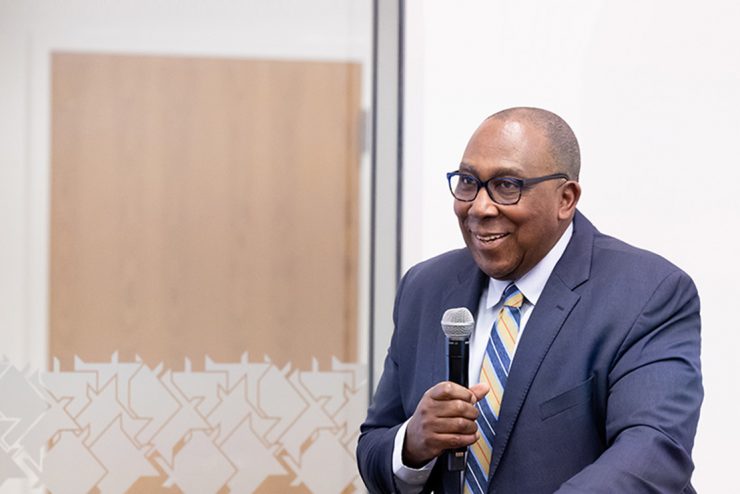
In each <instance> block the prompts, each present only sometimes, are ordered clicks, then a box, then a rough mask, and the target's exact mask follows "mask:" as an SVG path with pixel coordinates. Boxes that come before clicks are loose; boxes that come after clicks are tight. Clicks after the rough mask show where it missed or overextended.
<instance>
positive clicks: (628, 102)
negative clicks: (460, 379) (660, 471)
mask: <svg viewBox="0 0 740 494" xmlns="http://www.w3.org/2000/svg"><path fill="white" fill-rule="evenodd" d="M407 22H408V25H407V29H406V36H407V37H406V44H407V49H406V81H407V85H406V113H405V134H406V140H405V148H404V151H405V157H404V158H405V163H404V166H405V173H404V184H405V186H404V238H403V241H404V252H403V265H404V267H405V268H407V267H409V266H410V265H412V264H414V263H415V262H417V261H419V260H421V259H424V258H427V257H429V256H432V255H434V254H437V253H440V252H443V251H445V250H448V249H450V248H453V247H458V246H462V245H463V244H462V240H461V238H460V234H459V232H458V229H457V224H456V221H455V218H454V215H453V213H452V200H451V197H450V194H449V191H448V190H447V188H446V183H445V178H444V172H446V171H449V170H452V169H455V168H456V166H457V164H458V163H459V160H460V156H461V154H462V151H463V148H464V146H465V144H466V142H467V139H468V137H469V136H470V134H471V133H472V131H473V130H474V129H475V127H477V125H478V124H479V123H480V121H481V120H482V119H483V118H484V117H486V116H487V115H489V114H491V113H493V112H495V111H497V110H500V109H503V108H507V107H511V106H517V105H526V106H540V107H544V108H547V109H550V110H552V111H555V112H556V113H558V114H560V115H561V116H562V117H564V118H565V119H566V120H567V121H568V122H569V123H570V124H571V125H572V127H573V129H574V130H575V132H576V135H577V136H578V138H579V140H580V143H581V149H582V155H583V167H582V176H581V183H582V185H583V197H582V200H581V204H580V209H581V210H582V211H583V212H584V213H585V214H586V215H587V216H588V217H589V218H590V219H591V220H592V221H593V222H594V223H595V225H596V226H597V227H598V228H599V229H600V230H601V231H603V232H605V233H609V234H612V235H615V236H617V237H620V238H622V239H623V240H626V241H628V242H630V243H632V244H635V245H638V246H641V247H644V248H648V249H650V250H654V251H656V252H658V253H660V254H662V255H663V256H665V257H667V258H668V259H669V260H671V261H673V262H674V263H676V264H678V265H679V266H680V267H682V268H683V269H684V270H686V271H687V272H688V273H689V274H690V275H692V277H693V278H694V280H695V282H696V284H697V286H698V288H699V293H700V295H701V298H702V318H703V348H702V360H703V369H704V384H705V392H706V398H705V403H704V406H703V409H702V416H701V421H700V426H699V433H698V436H697V441H696V447H695V450H694V459H695V462H696V471H695V474H694V484H695V487H696V488H697V490H699V492H728V488H730V487H734V486H735V485H736V483H737V482H736V481H735V479H734V475H733V472H735V471H736V470H737V466H736V460H737V455H736V454H734V451H735V447H736V445H737V444H738V443H740V434H739V433H738V429H737V427H735V425H734V424H735V423H736V420H737V417H739V416H740V398H739V397H738V395H739V393H738V391H740V384H738V383H739V382H740V371H739V370H738V366H737V365H735V361H736V358H733V356H734V352H735V351H736V349H738V348H740V331H738V325H737V324H736V323H734V322H733V317H732V314H731V313H732V309H733V308H734V304H735V303H736V302H737V300H740V289H738V284H737V280H738V279H740V262H738V258H737V252H738V243H739V241H740V199H738V193H737V190H738V187H740V158H739V157H738V151H737V144H736V143H737V140H738V138H740V119H739V118H738V115H740V56H738V47H739V46H740V30H738V29H737V26H738V25H739V24H740V4H738V3H737V2H734V1H732V0H707V1H705V2H701V3H698V2H675V1H671V0H642V1H627V2H607V1H605V0H600V1H596V0H565V1H558V2H541V1H534V0H518V1H501V0H497V1H492V0H463V1H460V2H454V3H452V2H446V1H443V0H408V2H407Z"/></svg>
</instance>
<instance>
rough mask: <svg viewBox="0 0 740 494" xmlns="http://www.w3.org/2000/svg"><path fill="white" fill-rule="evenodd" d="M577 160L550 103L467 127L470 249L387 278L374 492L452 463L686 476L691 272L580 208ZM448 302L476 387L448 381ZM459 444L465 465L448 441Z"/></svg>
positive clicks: (539, 477)
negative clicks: (395, 284) (467, 329)
mask: <svg viewBox="0 0 740 494" xmlns="http://www.w3.org/2000/svg"><path fill="white" fill-rule="evenodd" d="M579 170H580V152H579V149H578V143H577V140H576V138H575V136H574V135H573V132H572V131H571V129H570V128H569V127H568V125H567V124H566V123H565V122H564V121H563V120H562V119H561V118H560V117H558V116H557V115H555V114H553V113H550V112H548V111H545V110H541V109H535V108H513V109H509V110H505V111H502V112H500V113H497V114H495V115H492V116H491V117H489V118H488V119H486V120H485V121H484V122H483V123H482V124H481V126H480V127H479V128H478V129H477V130H476V131H475V133H474V134H473V136H472V138H471V139H470V142H469V143H468V145H467V148H466V149H465V152H464V155H463V158H462V162H461V164H460V167H459V170H458V171H456V172H452V173H450V174H448V180H449V181H450V190H451V191H452V193H453V196H455V202H454V210H455V214H456V215H457V217H458V220H459V224H460V230H461V231H462V235H463V238H464V239H465V244H466V245H467V248H466V249H461V250H457V251H453V252H448V253H446V254H443V255H441V256H438V257H436V258H433V259H430V260H428V261H426V262H423V263H421V264H419V265H417V266H415V267H413V268H412V269H411V270H409V272H408V273H407V274H406V275H405V276H404V278H403V280H402V281H401V283H400V285H399V288H398V293H397V297H396V305H395V308H394V322H395V331H394V333H393V337H392V340H391V344H390V347H389V350H388V355H387V357H386V361H385V367H384V371H383V375H382V377H381V379H380V383H379V384H378V389H377V391H376V394H375V398H374V400H373V403H372V405H371V406H370V408H369V410H368V416H367V419H366V421H365V423H364V424H363V425H362V434H361V436H360V439H359V442H358V447H357V457H358V464H359V467H360V473H361V475H362V478H363V480H364V481H365V484H366V485H367V487H368V489H369V490H370V491H371V492H373V493H380V492H404V493H405V492H431V491H434V492H438V493H439V492H459V490H458V489H459V488H460V483H461V479H462V482H464V488H465V492H472V493H477V492H488V493H503V494H507V493H526V494H537V493H552V492H558V493H620V494H623V493H630V494H634V493H681V492H695V491H694V489H693V488H692V486H691V484H690V478H691V472H692V470H693V463H692V460H691V449H692V446H693V441H694V435H695V433H696V425H697V421H698V418H699V407H700V405H701V401H702V398H703V390H702V384H701V371H700V365H699V350H700V334H699V330H700V320H699V299H698V295H697V292H696V289H695V287H694V284H693V283H692V281H691V279H690V278H689V277H688V276H687V275H686V274H685V273H683V272H682V271H681V270H679V269H678V268H676V267H675V266H673V265H672V264H670V263H669V262H668V261H666V260H664V259H662V258H660V257H658V256H657V255H654V254H651V253H649V252H646V251H643V250H639V249H636V248H634V247H631V246H629V245H627V244H625V243H623V242H620V241H619V240H616V239H614V238H611V237H608V236H606V235H603V234H601V233H599V232H598V231H597V230H596V229H595V228H594V227H593V226H592V225H591V223H589V222H588V220H587V219H586V218H585V217H584V216H583V215H582V214H581V213H579V212H578V211H577V210H576V205H577V203H578V199H579V197H580V193H581V188H580V184H579V183H578V174H579ZM635 179H636V180H637V179H639V177H635ZM615 206H618V205H615ZM454 307H467V308H468V309H469V310H470V311H471V312H472V314H474V315H476V317H475V319H476V324H475V329H474V333H473V335H472V337H471V343H470V347H471V357H470V372H469V374H470V383H471V384H472V385H471V386H470V388H469V389H468V388H465V387H462V386H458V385H456V384H454V383H451V382H446V381H445V379H446V378H447V370H446V358H445V351H446V347H447V344H446V340H445V336H444V334H443V333H442V331H441V329H440V320H441V318H442V314H443V312H444V311H445V310H446V309H449V308H454ZM481 369H482V371H481ZM466 446H469V453H468V455H467V456H468V458H467V464H466V466H465V472H464V474H463V476H462V477H461V474H460V473H458V472H449V471H448V469H447V468H448V466H447V460H446V451H447V450H449V449H452V448H458V447H466Z"/></svg>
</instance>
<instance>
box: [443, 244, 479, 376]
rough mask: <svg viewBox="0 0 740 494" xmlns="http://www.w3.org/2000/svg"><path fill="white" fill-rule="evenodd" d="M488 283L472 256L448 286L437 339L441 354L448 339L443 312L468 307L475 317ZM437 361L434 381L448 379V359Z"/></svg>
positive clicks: (445, 349)
mask: <svg viewBox="0 0 740 494" xmlns="http://www.w3.org/2000/svg"><path fill="white" fill-rule="evenodd" d="M487 283H488V277H487V276H486V275H485V273H483V272H482V271H481V270H480V269H479V268H478V265H477V264H475V262H474V261H473V259H472V257H471V258H470V262H469V263H468V264H466V265H465V266H463V267H462V269H461V270H460V271H459V273H458V276H457V280H455V281H453V282H452V283H450V285H449V286H448V287H447V289H446V291H445V292H444V294H443V296H442V298H441V308H442V310H441V312H440V316H439V320H438V321H437V325H438V327H439V328H440V329H439V331H437V340H436V341H435V345H437V348H438V349H439V348H441V355H445V352H446V351H447V339H446V338H445V336H444V333H443V332H442V329H441V326H440V322H441V320H442V314H444V311H446V310H447V309H452V308H456V307H467V309H468V310H469V311H470V312H471V314H473V317H475V316H476V314H477V313H478V304H479V303H480V297H481V293H482V292H483V289H484V287H485V286H486V284H487ZM435 362H436V364H435V368H434V374H435V377H436V378H437V379H436V380H435V381H434V382H435V383H437V382H440V381H446V380H447V359H444V358H441V359H436V360H435Z"/></svg>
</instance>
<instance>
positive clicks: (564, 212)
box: [558, 180, 581, 220]
mask: <svg viewBox="0 0 740 494" xmlns="http://www.w3.org/2000/svg"><path fill="white" fill-rule="evenodd" d="M580 198H581V184H579V183H578V182H576V181H574V180H569V181H568V182H566V183H565V184H563V186H562V187H561V188H560V209H559V210H558V219H560V220H569V219H571V218H572V217H573V215H574V214H575V210H576V205H577V204H578V199H580Z"/></svg>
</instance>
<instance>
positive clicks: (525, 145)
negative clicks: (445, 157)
mask: <svg viewBox="0 0 740 494" xmlns="http://www.w3.org/2000/svg"><path fill="white" fill-rule="evenodd" d="M543 153H547V140H546V138H545V137H544V136H543V135H542V133H541V132H539V129H536V128H534V127H533V126H532V125H530V124H528V123H527V122H526V121H521V120H518V119H512V118H507V119H496V118H489V119H487V120H485V121H484V122H483V123H482V124H481V125H480V126H479V127H478V129H476V131H475V132H474V133H473V136H472V137H471V138H470V141H469V142H468V145H467V146H466V148H465V152H464V153H463V159H462V162H463V163H467V164H471V165H474V164H477V163H481V162H488V161H489V160H495V161H497V162H499V161H500V162H502V164H504V162H508V164H509V165H513V166H517V165H518V166H523V165H525V164H527V163H529V162H534V163H538V162H539V161H541V159H542V158H543V156H542V154H543Z"/></svg>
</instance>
